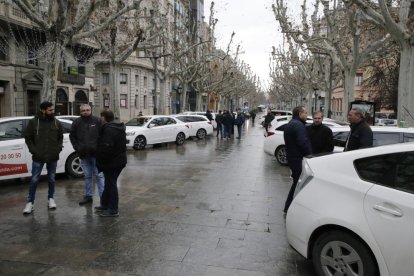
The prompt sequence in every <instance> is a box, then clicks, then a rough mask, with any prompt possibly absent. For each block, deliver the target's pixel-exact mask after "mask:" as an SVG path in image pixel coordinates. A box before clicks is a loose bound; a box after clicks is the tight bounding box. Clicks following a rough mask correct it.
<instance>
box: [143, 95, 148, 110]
mask: <svg viewBox="0 0 414 276" xmlns="http://www.w3.org/2000/svg"><path fill="white" fill-rule="evenodd" d="M147 108H148V98H147V95H144V109H147Z"/></svg>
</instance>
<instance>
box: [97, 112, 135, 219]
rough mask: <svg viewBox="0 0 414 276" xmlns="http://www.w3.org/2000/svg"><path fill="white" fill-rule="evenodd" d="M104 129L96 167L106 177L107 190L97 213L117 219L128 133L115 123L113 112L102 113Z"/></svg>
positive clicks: (120, 124)
mask: <svg viewBox="0 0 414 276" xmlns="http://www.w3.org/2000/svg"><path fill="white" fill-rule="evenodd" d="M101 121H102V124H103V125H102V128H101V132H100V136H99V139H98V151H97V156H96V165H97V166H98V170H99V171H102V172H103V174H104V176H105V188H104V191H103V194H102V198H101V205H100V206H96V207H95V211H96V212H98V213H99V216H101V217H117V216H118V215H119V213H118V203H119V196H118V186H117V180H118V176H119V175H120V174H121V171H122V169H123V168H124V167H125V166H126V164H127V155H126V133H125V125H124V124H123V123H119V122H115V121H114V113H113V112H112V111H111V110H104V111H102V112H101Z"/></svg>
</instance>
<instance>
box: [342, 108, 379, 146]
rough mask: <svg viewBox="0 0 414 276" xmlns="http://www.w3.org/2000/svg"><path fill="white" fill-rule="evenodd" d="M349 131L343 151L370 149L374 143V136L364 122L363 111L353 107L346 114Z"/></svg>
mask: <svg viewBox="0 0 414 276" xmlns="http://www.w3.org/2000/svg"><path fill="white" fill-rule="evenodd" d="M348 121H349V123H350V124H351V131H350V132H349V135H348V139H347V141H346V144H345V148H344V151H350V150H357V149H362V148H370V147H372V145H373V143H374V134H373V133H372V130H371V127H370V126H369V124H368V123H367V121H366V120H365V111H364V110H363V109H361V108H358V107H354V108H352V109H351V110H350V111H349V113H348Z"/></svg>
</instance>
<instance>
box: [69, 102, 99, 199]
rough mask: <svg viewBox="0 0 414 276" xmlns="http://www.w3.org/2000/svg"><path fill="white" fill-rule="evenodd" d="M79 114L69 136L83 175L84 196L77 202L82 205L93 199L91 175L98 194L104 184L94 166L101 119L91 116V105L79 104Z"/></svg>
mask: <svg viewBox="0 0 414 276" xmlns="http://www.w3.org/2000/svg"><path fill="white" fill-rule="evenodd" d="M80 114H81V116H80V117H79V118H77V119H76V120H75V121H74V122H73V123H72V127H71V130H70V134H69V138H70V142H71V143H72V146H73V148H74V149H75V151H76V152H77V153H78V155H79V158H80V160H81V166H82V170H83V174H84V175H85V196H84V197H83V198H82V200H81V201H80V202H79V205H83V204H87V203H91V202H92V200H93V176H95V177H96V186H97V187H98V193H99V196H102V193H103V189H104V185H105V184H104V176H103V173H99V172H98V169H97V168H96V146H97V143H98V137H99V131H100V128H101V120H100V119H99V118H98V117H96V116H92V112H91V107H90V105H88V104H82V105H81V106H80Z"/></svg>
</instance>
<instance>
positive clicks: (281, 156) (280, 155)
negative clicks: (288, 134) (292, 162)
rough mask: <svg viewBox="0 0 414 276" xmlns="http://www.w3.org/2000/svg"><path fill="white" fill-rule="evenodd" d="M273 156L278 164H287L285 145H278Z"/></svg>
mask: <svg viewBox="0 0 414 276" xmlns="http://www.w3.org/2000/svg"><path fill="white" fill-rule="evenodd" d="M275 157H276V160H277V162H278V163H279V164H280V165H283V166H286V165H287V164H288V161H287V157H286V147H285V146H279V147H278V148H277V149H276V150H275Z"/></svg>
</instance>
